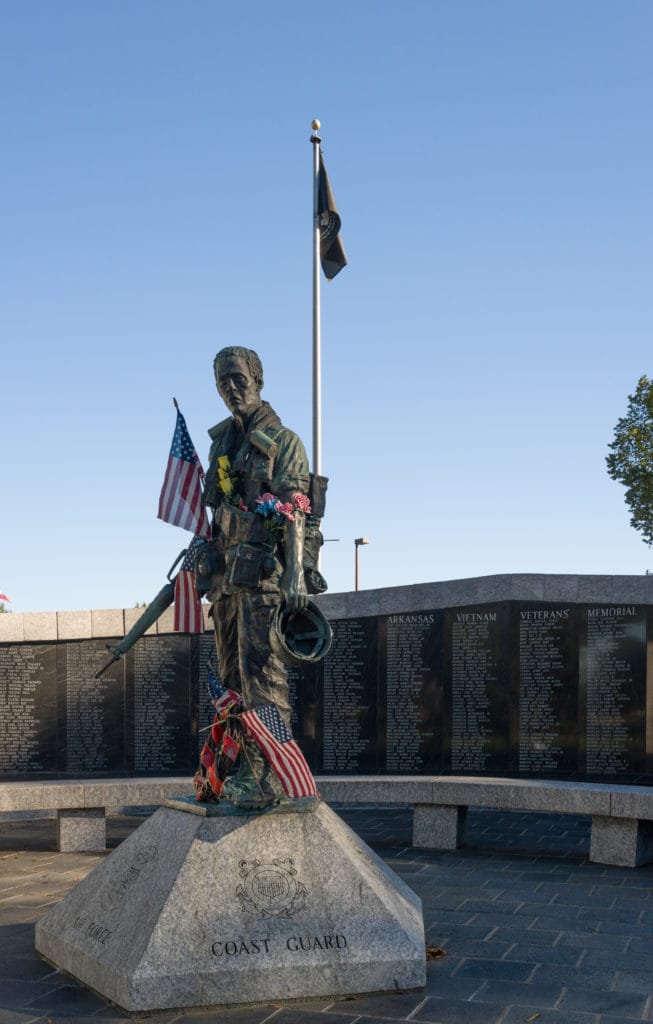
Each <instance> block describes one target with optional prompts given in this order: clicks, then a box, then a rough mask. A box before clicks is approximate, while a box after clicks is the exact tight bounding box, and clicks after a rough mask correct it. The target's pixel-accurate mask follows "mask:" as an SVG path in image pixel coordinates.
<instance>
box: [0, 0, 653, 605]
mask: <svg viewBox="0 0 653 1024" xmlns="http://www.w3.org/2000/svg"><path fill="white" fill-rule="evenodd" d="M0 14H1V15H2V19H1V20H2V31H1V35H0V125H1V130H2V139H3V156H2V161H1V162H0V181H1V187H0V222H1V224H2V238H3V242H2V246H1V248H0V292H1V294H0V351H1V354H2V372H1V375H0V413H1V415H2V424H3V444H2V495H1V500H0V592H5V593H6V594H8V595H9V597H10V598H11V599H12V605H11V607H12V608H13V609H14V610H15V611H37V610H54V609H86V608H111V607H122V606H131V605H133V604H134V603H135V602H136V601H149V600H150V599H151V598H152V597H153V596H154V594H155V593H156V592H157V591H158V590H159V588H160V586H161V585H162V583H163V581H164V575H165V572H166V571H167V570H168V568H169V566H170V564H171V563H172V561H173V560H174V558H175V556H176V555H177V553H178V551H179V550H180V549H181V548H182V547H183V546H184V543H185V541H186V539H187V537H188V535H186V534H184V533H183V532H182V531H180V530H178V529H176V528H175V527H172V526H169V525H166V524H164V523H161V522H159V521H158V520H157V519H156V508H157V499H158V494H159V490H160V486H161V482H162V478H163V472H164V468H165V465H166V460H167V455H168V450H169V445H170V440H171V437H172V431H173V427H174V408H173V405H172V397H173V395H174V396H176V398H177V399H178V401H179V404H180V407H181V409H182V411H183V412H184V414H185V416H186V419H187V422H188V426H189V429H190V432H191V435H192V437H193V440H194V442H195V445H196V448H197V449H198V451H199V453H200V455H201V457H202V458H204V459H206V455H207V452H208V437H207V435H206V430H207V428H208V427H209V426H211V425H212V424H214V423H216V422H217V421H219V420H220V419H222V418H223V417H224V415H225V413H224V408H223V406H222V404H221V402H220V400H219V398H218V396H217V394H216V392H215V388H214V384H213V379H212V360H213V356H214V354H215V352H216V351H217V350H218V349H219V348H221V347H223V346H224V345H227V344H244V345H247V346H249V347H253V348H255V349H257V351H258V352H259V354H260V355H261V358H262V360H263V364H264V367H265V383H266V386H265V389H264V397H265V398H267V399H268V400H269V401H270V402H271V403H272V405H273V406H274V407H275V408H276V409H277V411H278V412H279V413H280V415H281V416H282V418H283V420H284V422H285V423H286V424H287V425H288V426H290V427H292V428H293V429H295V430H296V431H297V432H298V433H299V434H300V435H301V436H302V437H303V438H304V439H305V442H306V444H307V447H309V449H310V438H311V207H312V182H311V162H312V152H311V146H310V143H309V141H308V140H309V135H310V122H311V119H312V118H313V117H318V118H320V120H321V121H322V136H323V139H324V144H323V150H324V155H325V160H326V165H327V168H328V171H329V175H330V178H331V182H332V185H333V188H334V192H335V195H336V199H337V201H338V205H339V208H340V212H341V216H342V220H343V232H342V236H343V240H344V243H345V246H346V249H347V254H348V257H349V266H348V267H347V268H346V269H345V270H343V271H342V273H341V274H340V275H339V276H338V277H337V278H336V279H335V280H334V281H333V282H331V283H330V284H328V285H327V284H326V283H325V285H324V287H323V345H324V359H323V375H324V452H323V468H324V472H325V473H327V474H328V475H329V477H330V478H331V484H330V491H329V500H328V515H327V519H326V523H325V534H326V536H327V537H329V538H339V541H338V542H337V543H336V542H334V543H330V544H328V545H326V548H325V555H324V563H323V568H324V572H325V575H326V576H327V577H328V579H329V582H330V588H331V590H332V591H338V590H349V589H352V588H353V575H354V543H353V542H354V538H355V537H358V536H361V535H365V536H367V537H369V538H370V541H371V543H370V545H369V547H366V548H364V549H363V550H362V551H361V553H360V560H361V583H362V586H363V587H365V588H368V587H382V586H392V585H399V584H407V583H412V582H425V581H433V580H441V579H454V578H462V577H467V576H476V575H484V574H488V573H506V572H562V573H575V572H580V573H643V572H644V571H645V570H646V569H647V568H650V569H653V553H651V552H650V551H649V549H648V548H647V547H646V545H645V544H644V543H643V542H642V541H641V539H640V537H639V535H638V534H636V533H635V532H634V531H633V530H632V529H631V528H630V526H629V523H628V512H627V509H626V506H625V504H624V500H623V489H622V488H621V487H620V486H619V485H618V484H616V483H613V482H612V481H611V480H610V479H609V478H608V476H607V473H606V469H605V461H604V459H605V455H606V453H607V445H608V443H609V441H610V440H611V438H612V431H613V428H614V425H615V423H616V421H617V419H618V417H619V416H621V415H623V414H624V412H625V408H626V402H627V395H628V393H630V392H632V391H633V390H634V388H635V386H636V382H637V380H638V378H639V376H640V375H641V374H642V373H647V374H649V375H651V374H653V354H652V337H651V336H652V327H653V311H652V301H653V300H652V297H651V296H652V292H651V282H652V271H653V258H652V239H653V200H652V185H651V183H652V182H653V134H652V132H651V109H652V99H653V62H652V61H651V39H653V4H651V3H650V2H649V0H628V2H624V3H619V2H617V0H612V2H606V0H547V2H539V3H535V2H529V3H524V2H523V0H498V2H492V3H488V2H487V0H461V2H454V0H449V2H447V3H444V2H436V0H402V2H399V0H396V2H384V0H377V2H371V0H358V2H352V0H346V2H343V0H336V2H331V3H329V4H327V5H324V4H307V3H305V2H299V0H297V2H287V0H279V2H276V3H274V4H272V3H268V2H263V0H260V2H251V0H250V2H247V0H244V2H240V3H238V4H233V3H227V2H218V0H213V2H206V0H196V2H193V3H181V2H175V3H172V2H169V0H139V2H138V3H133V2H128V0H111V2H109V0H104V2H100V0H97V2H94V3H89V2H88V0H83V2H75V0H58V2H56V3H51V2H49V0H41V2H35V0H13V2H9V0H3V2H1V3H0Z"/></svg>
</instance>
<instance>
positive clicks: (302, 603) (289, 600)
mask: <svg viewBox="0 0 653 1024" xmlns="http://www.w3.org/2000/svg"><path fill="white" fill-rule="evenodd" d="M279 590H280V592H281V602H282V604H283V606H284V608H285V609H286V610H287V611H289V612H298V611H300V610H301V609H302V608H305V607H306V605H307V604H308V594H307V592H306V584H305V583H304V573H303V572H302V573H301V574H298V573H296V572H292V571H291V570H290V569H288V568H287V569H286V571H285V572H284V574H283V576H282V577H281V581H280V583H279Z"/></svg>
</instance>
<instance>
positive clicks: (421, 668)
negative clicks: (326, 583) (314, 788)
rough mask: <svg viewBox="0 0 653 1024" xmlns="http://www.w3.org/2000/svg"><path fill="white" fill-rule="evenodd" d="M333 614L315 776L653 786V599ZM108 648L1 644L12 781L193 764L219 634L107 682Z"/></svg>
mask: <svg viewBox="0 0 653 1024" xmlns="http://www.w3.org/2000/svg"><path fill="white" fill-rule="evenodd" d="M331 625H332V628H333V645H332V648H331V651H330V652H329V654H328V655H327V657H326V659H325V660H324V661H323V662H321V663H319V664H318V665H317V666H313V665H305V666H301V665H298V666H293V667H292V668H291V669H290V670H289V679H288V684H289V690H290V698H291V703H292V708H293V711H292V728H293V733H294V735H295V738H296V740H297V742H298V743H299V745H300V746H301V748H302V750H303V752H304V755H305V756H306V758H307V761H308V762H309V765H310V766H311V768H312V769H313V770H314V771H315V772H318V773H327V774H328V773H335V774H338V773H344V774H347V773H361V774H365V773H388V774H398V773H407V774H420V773H426V774H436V773H441V772H445V773H454V774H470V773H486V774H497V775H521V776H524V777H557V778H584V777H590V778H598V779H605V780H606V781H607V780H608V779H611V778H612V779H622V780H623V781H624V782H648V783H649V784H650V783H651V781H652V777H653V608H651V607H647V606H644V605H619V606H616V605H615V606H611V605H607V604H596V605H582V604H579V603H576V604H573V603H566V604H565V603H562V602H557V603H553V602H549V603H546V602H541V601H540V602H534V601H531V602H528V601H523V602H520V601H502V602H495V603H488V604H477V605H473V606H470V605H466V606H461V607H457V608H450V609H430V610H429V609H426V610H420V611H416V612H410V613H402V614H395V615H379V616H361V617H358V618H349V619H339V620H336V621H332V623H331ZM107 643H111V641H110V640H106V639H102V640H87V639H84V640H75V641H72V640H70V641H61V642H59V643H56V644H55V643H14V642H11V643H3V644H0V777H3V778H6V779H10V778H21V777H26V776H33V777H34V776H36V777H38V776H43V777H47V776H53V775H59V776H64V777H65V776H68V777H75V776H77V777H82V776H93V775H96V776H102V775H107V774H134V775H148V774H164V775H165V774H181V775H186V774H187V775H189V776H190V775H192V773H193V772H194V770H195V768H196V766H197V762H198V757H199V750H200V747H201V745H202V744H203V742H204V737H205V735H206V732H205V730H206V728H207V726H209V725H210V722H211V721H212V718H213V707H212V705H211V702H210V698H209V696H208V692H207V664H208V661H209V658H210V657H212V658H213V664H214V665H215V655H214V638H213V634H212V632H207V633H205V634H204V635H203V636H197V637H190V636H187V635H176V634H172V635H169V634H168V635H163V636H147V637H144V638H142V639H141V640H140V641H138V643H137V644H136V645H135V647H134V648H133V649H132V650H131V651H130V652H129V654H128V655H127V656H126V658H124V659H122V660H121V661H119V662H117V663H115V664H114V665H112V666H111V667H110V668H109V669H108V670H107V672H106V673H105V674H104V675H103V676H102V677H101V678H100V679H99V680H96V679H95V673H96V671H97V670H98V668H100V667H101V665H102V664H103V663H104V662H105V661H106V649H105V648H106V644H107ZM647 666H648V667H647ZM216 674H217V669H216ZM647 677H648V680H649V683H648V686H647Z"/></svg>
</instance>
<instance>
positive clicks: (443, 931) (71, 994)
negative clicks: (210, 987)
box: [0, 807, 653, 1024]
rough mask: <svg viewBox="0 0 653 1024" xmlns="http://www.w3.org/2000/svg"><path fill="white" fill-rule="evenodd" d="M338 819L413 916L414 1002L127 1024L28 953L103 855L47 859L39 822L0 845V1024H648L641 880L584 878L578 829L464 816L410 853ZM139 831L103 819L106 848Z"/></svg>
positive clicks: (50, 836)
mask: <svg viewBox="0 0 653 1024" xmlns="http://www.w3.org/2000/svg"><path fill="white" fill-rule="evenodd" d="M339 813H341V814H342V816H343V817H344V818H345V820H346V821H347V822H348V823H349V824H350V825H351V826H352V827H353V828H354V829H355V830H356V831H357V832H358V833H359V834H360V835H361V836H362V838H363V839H364V840H365V841H366V842H368V843H369V844H370V846H372V847H373V849H375V850H376V852H377V853H379V854H380V856H381V857H382V858H383V859H384V860H385V861H386V863H387V864H388V865H389V866H390V867H392V868H393V869H394V870H395V871H396V872H397V873H398V874H399V875H400V876H401V877H402V878H403V879H404V881H406V882H407V884H408V885H409V886H410V887H411V888H413V889H414V890H415V892H417V893H418V895H419V896H420V897H421V899H422V901H423V906H424V921H425V926H426V933H427V943H428V944H429V945H430V946H432V947H434V950H438V949H440V950H443V951H444V955H436V958H435V959H433V960H431V961H430V962H429V963H428V983H427V987H426V990H425V991H424V992H411V993H397V994H393V995H381V996H363V997H358V998H349V999H343V1000H339V1001H337V1002H332V1001H329V1000H326V999H323V1000H317V1001H314V1002H311V1003H300V1004H298V1003H296V1002H295V1003H288V1004H287V1005H285V1004H281V1003H278V1002H277V1003H275V1004H268V1005H266V1006H258V1007H244V1008H237V1009H236V1008H235V1009H229V1010H190V1011H181V1012H168V1011H164V1012H162V1013H156V1014H149V1015H148V1014H146V1015H139V1016H137V1017H128V1016H127V1015H126V1014H124V1013H123V1012H122V1011H120V1010H117V1009H115V1008H114V1007H112V1006H110V1005H109V1004H107V1002H106V1001H105V1000H104V999H101V998H100V997H97V996H95V995H93V994H92V993H90V992H88V991H86V990H85V989H83V988H82V987H80V986H79V985H77V984H76V983H75V982H73V981H71V979H69V978H67V977H65V976H64V975H62V974H60V973H59V972H57V971H53V970H52V969H51V968H50V967H49V966H48V965H47V964H45V963H43V962H42V961H41V960H40V959H39V957H38V956H37V954H36V953H35V952H34V923H35V922H36V921H37V920H38V918H39V917H40V916H41V915H42V914H43V913H44V912H45V911H46V910H47V908H48V907H49V906H51V905H52V904H53V903H55V902H57V901H58V900H59V899H60V898H61V897H62V896H63V895H64V894H65V893H66V892H67V891H68V890H69V889H70V888H71V887H72V886H73V885H74V884H75V883H76V882H77V881H79V880H80V879H81V878H83V877H85V876H86V874H87V873H88V872H89V871H90V870H91V868H92V867H93V866H94V865H95V864H96V863H97V862H98V860H99V859H101V858H102V857H103V856H106V854H64V853H62V854H60V853H57V852H56V849H55V845H56V823H55V822H54V821H53V820H52V819H40V820H36V821H10V822H4V823H3V828H2V830H1V831H0V1024H31V1022H38V1024H47V1022H48V1021H49V1022H51V1024H66V1022H73V1021H74V1022H76V1024H85V1022H87V1021H88V1022H90V1021H112V1022H114V1024H115V1022H120V1021H127V1020H134V1019H136V1020H139V1021H144V1022H145V1021H156V1022H158V1024H168V1022H170V1024H172V1022H173V1021H174V1024H204V1022H209V1021H224V1022H226V1024H266V1022H270V1024H272V1022H274V1024H295V1022H296V1024H313V1022H315V1024H317V1022H321V1024H327V1022H333V1024H337V1022H338V1021H340V1022H342V1024H375V1022H378V1024H380V1022H382V1021H384V1022H386V1024H387V1022H388V1021H392V1020H394V1021H408V1020H410V1021H422V1022H426V1024H477V1022H478V1024H517V1022H521V1021H523V1022H529V1024H632V1022H633V1021H635V1020H639V1021H653V865H649V866H647V867H641V868H638V869H626V868H613V867H606V866H602V865H596V864H591V863H590V862H589V859H588V856H589V830H590V820H589V818H587V817H577V816H575V815H569V814H565V815H556V814H550V813H549V814H539V813H537V812H533V811H530V812H529V811H524V812H517V811H504V812H497V811H491V810H487V809H478V808H475V809H471V810H470V813H469V822H468V837H467V846H466V847H465V848H464V849H461V850H458V851H456V852H431V851H428V850H416V849H413V848H412V847H411V845H410V842H411V833H412V812H411V811H410V810H409V809H407V808H396V807H395V808H388V807H385V808H384V807H367V808H365V807H364V808H356V809H352V808H342V809H339ZM142 820H143V819H142V818H139V817H137V816H135V815H129V816H120V817H114V818H109V819H108V829H107V831H108V837H109V845H110V847H114V846H116V845H117V844H118V843H119V842H120V841H121V840H122V839H123V838H124V837H125V836H126V835H127V834H129V832H130V831H131V830H132V829H133V828H134V827H135V826H137V825H138V824H139V823H140V821H142Z"/></svg>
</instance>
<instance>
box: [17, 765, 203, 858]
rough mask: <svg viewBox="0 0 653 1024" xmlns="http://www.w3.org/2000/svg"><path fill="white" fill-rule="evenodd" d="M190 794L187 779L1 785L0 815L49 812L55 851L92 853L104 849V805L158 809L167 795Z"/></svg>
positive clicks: (190, 780)
mask: <svg viewBox="0 0 653 1024" xmlns="http://www.w3.org/2000/svg"><path fill="white" fill-rule="evenodd" d="M192 792H193V780H192V779H190V778H188V777H187V776H184V777H183V778H154V779H93V780H89V781H83V780H81V781H80V780H75V781H71V782H68V781H60V780H53V781H51V780H48V781H44V782H34V781H29V782H0V813H1V812H3V811H53V810H54V811H56V812H57V846H58V849H59V850H60V851H61V852H62V853H80V852H93V853H97V852H98V851H100V850H105V849H106V845H107V830H106V808H107V807H147V806H153V805H160V804H164V803H165V802H166V800H167V799H168V798H169V797H173V796H188V795H190V794H192Z"/></svg>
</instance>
